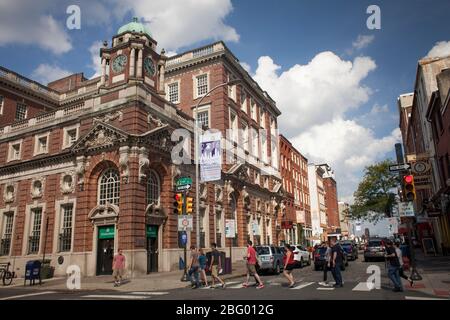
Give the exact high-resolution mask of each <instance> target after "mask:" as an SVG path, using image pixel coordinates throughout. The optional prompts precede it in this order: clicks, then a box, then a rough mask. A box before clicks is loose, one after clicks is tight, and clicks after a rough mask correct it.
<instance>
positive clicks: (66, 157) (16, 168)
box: [0, 150, 75, 176]
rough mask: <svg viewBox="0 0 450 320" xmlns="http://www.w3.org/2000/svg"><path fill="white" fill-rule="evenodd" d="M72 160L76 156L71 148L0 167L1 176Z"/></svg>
mask: <svg viewBox="0 0 450 320" xmlns="http://www.w3.org/2000/svg"><path fill="white" fill-rule="evenodd" d="M70 160H75V156H74V155H73V154H72V152H70V150H67V151H64V152H61V153H59V154H55V155H49V156H45V157H40V158H37V159H30V160H25V161H21V162H13V163H10V164H6V165H3V166H1V167H0V176H2V175H6V174H13V173H17V172H20V171H25V170H27V169H35V168H41V167H46V166H49V165H52V164H60V163H63V162H67V161H70Z"/></svg>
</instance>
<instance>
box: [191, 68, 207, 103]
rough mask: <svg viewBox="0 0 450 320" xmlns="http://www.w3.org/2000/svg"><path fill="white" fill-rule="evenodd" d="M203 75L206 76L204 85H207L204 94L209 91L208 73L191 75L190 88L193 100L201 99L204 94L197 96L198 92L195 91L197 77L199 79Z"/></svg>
mask: <svg viewBox="0 0 450 320" xmlns="http://www.w3.org/2000/svg"><path fill="white" fill-rule="evenodd" d="M203 75H206V83H207V90H206V92H208V91H209V90H210V88H211V84H210V74H209V71H207V72H201V73H198V74H195V75H193V76H192V83H193V84H194V85H193V86H192V87H193V97H194V99H198V98H201V97H203V96H204V94H203V95H198V94H197V93H198V90H197V88H198V83H197V79H198V77H201V76H203Z"/></svg>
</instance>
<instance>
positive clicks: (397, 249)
mask: <svg viewBox="0 0 450 320" xmlns="http://www.w3.org/2000/svg"><path fill="white" fill-rule="evenodd" d="M395 253H396V254H397V257H398V262H399V263H400V267H399V269H398V275H399V276H400V278H403V279H405V280H408V281H409V285H410V286H411V287H412V286H413V284H414V281H413V279H411V277H408V276H406V274H405V271H404V270H403V254H402V250H401V249H400V239H399V240H398V241H395Z"/></svg>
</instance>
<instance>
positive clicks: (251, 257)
mask: <svg viewBox="0 0 450 320" xmlns="http://www.w3.org/2000/svg"><path fill="white" fill-rule="evenodd" d="M245 259H247V281H246V282H244V283H243V284H242V286H243V287H245V288H247V287H248V280H249V279H250V275H252V276H254V277H255V280H256V281H257V282H258V286H257V287H256V289H262V288H264V284H263V283H262V281H261V278H260V277H259V275H258V273H257V272H256V263H257V259H256V250H255V248H253V243H252V242H251V241H250V240H248V241H247V256H246V257H245Z"/></svg>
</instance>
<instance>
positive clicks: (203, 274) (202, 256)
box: [198, 248, 208, 287]
mask: <svg viewBox="0 0 450 320" xmlns="http://www.w3.org/2000/svg"><path fill="white" fill-rule="evenodd" d="M198 252H199V256H198V263H199V264H200V275H201V277H202V281H203V282H204V284H205V287H208V278H206V271H205V269H206V255H205V252H204V251H203V249H202V248H200V250H199V251H198Z"/></svg>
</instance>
